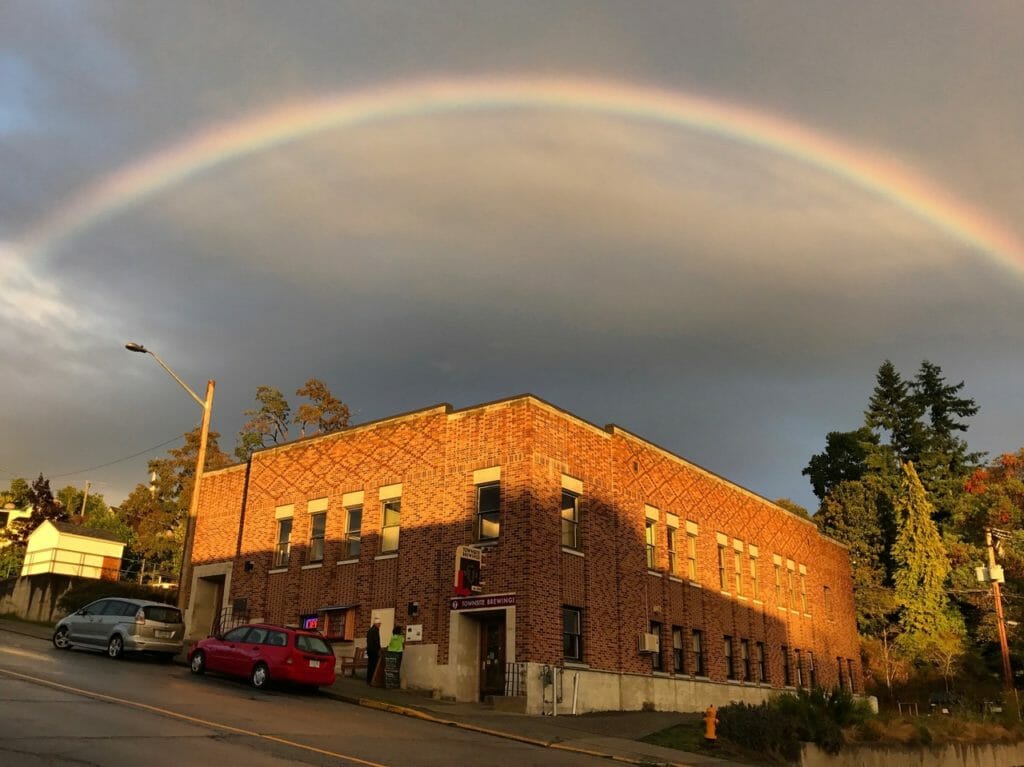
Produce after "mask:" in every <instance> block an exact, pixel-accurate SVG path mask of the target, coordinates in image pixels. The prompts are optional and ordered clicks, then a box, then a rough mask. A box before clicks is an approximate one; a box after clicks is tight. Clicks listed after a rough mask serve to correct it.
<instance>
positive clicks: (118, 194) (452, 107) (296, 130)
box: [18, 78, 1024, 269]
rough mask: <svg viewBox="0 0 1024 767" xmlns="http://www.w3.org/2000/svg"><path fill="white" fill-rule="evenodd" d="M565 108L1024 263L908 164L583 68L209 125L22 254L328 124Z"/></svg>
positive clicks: (61, 219) (293, 108) (119, 175)
mask: <svg viewBox="0 0 1024 767" xmlns="http://www.w3.org/2000/svg"><path fill="white" fill-rule="evenodd" d="M493 109H544V110H569V111H575V112H581V113H593V114H605V115H612V116H619V117H624V118H630V119H637V120H646V121H651V122H654V123H662V124H668V125H672V126H680V127H684V128H687V129H691V130H697V131H703V132H707V133H711V134H716V135H720V136H724V137H727V138H729V139H732V140H735V141H738V142H741V143H744V144H748V145H751V146H756V147H761V148H763V149H766V150H769V151H773V152H776V153H779V154H780V155H785V156H788V157H792V158H794V159H796V160H799V161H801V162H804V163H807V164H808V165H810V166H813V167H816V168H819V169H821V170H823V171H825V172H827V173H830V174H833V175H835V176H837V177H839V178H842V179H845V180H846V181H847V182H849V183H851V184H853V185H855V186H857V187H860V188H862V189H864V190H867V191H868V192H871V193H873V194H876V195H878V196H880V197H881V198H884V199H886V200H888V201H890V202H891V203H892V204H894V205H896V206H898V207H899V208H901V209H903V210H905V211H907V212H908V213H910V214H912V215H914V216H916V217H918V218H920V219H922V220H924V221H925V222H928V223H929V224H930V225H933V226H935V227H936V228H938V229H939V230H941V231H943V232H945V233H947V234H949V235H951V236H952V237H954V238H957V239H958V240H961V241H963V242H965V243H967V244H969V245H971V246H973V247H976V248H978V249H980V250H982V251H984V252H987V253H989V254H991V255H993V256H995V257H997V258H998V259H1001V260H1005V261H1008V262H1010V263H1011V264H1012V265H1014V266H1016V267H1017V268H1018V269H1020V268H1022V267H1024V243H1022V242H1021V240H1020V239H1019V238H1018V237H1016V236H1015V235H1014V234H1013V233H1011V232H1010V231H1008V230H1006V229H1004V228H1002V227H1000V226H999V225H998V224H997V223H996V222H994V221H992V220H991V219H990V218H988V217H986V216H985V215H983V214H982V213H981V212H980V211H978V210H976V209H974V208H972V207H971V206H970V205H968V204H966V203H965V202H964V201H962V200H958V199H956V198H955V197H953V196H951V195H949V194H948V193H946V192H945V191H944V190H943V189H941V188H940V187H939V186H938V185H936V184H935V183H933V182H931V181H929V180H928V179H926V178H924V177H923V176H920V175H918V174H916V173H914V172H913V171H912V170H910V169H908V168H906V167H904V166H902V165H900V164H898V163H896V162H894V161H892V160H889V159H886V158H884V157H881V156H877V155H874V154H872V153H870V152H868V151H866V150H863V149H860V148H856V147H853V146H851V145H849V144H846V143H843V142H840V141H838V140H836V139H833V138H830V137H828V136H826V135H823V134H821V133H817V132H815V131H812V130H810V129H808V128H806V127H804V126H802V125H799V124H797V123H795V122H791V121H789V120H785V119H783V118H781V117H777V116H773V115H770V114H767V113H764V112H759V111H754V110H751V109H747V108H744V107H741V106H738V105H735V104H730V103H727V102H721V101H714V100H711V99H707V98H704V97H700V96H696V95H688V94H685V93H679V92H673V91H668V90H662V89H657V88H649V87H638V86H635V85H630V84H625V83H616V82H607V81H596V80H589V79H575V78H507V79H501V78H477V79H460V80H451V79H448V80H426V81H417V82H407V83H400V84H396V85H391V86H385V87H382V88H375V89H368V90H361V91H353V92H347V93H341V94H338V95H334V96H331V97H327V98H323V99H316V100H312V101H304V102H300V103H295V104H291V105H287V106H283V107H280V108H277V109H274V110H271V111H269V112H266V113H263V114H259V115H256V116H253V117H249V118H245V119H241V120H238V121H235V122H230V123H225V124H221V125H216V126H214V127H211V128H209V129H207V130H205V131H203V132H201V133H199V134H197V135H195V136H193V137H192V138H189V139H188V140H185V141H183V142H181V143H178V144H175V145H173V146H170V147H168V148H166V149H164V150H163V151H160V152H158V153H156V154H154V155H152V156H149V157H146V158H144V159H142V160H139V161H137V162H134V163H132V164H129V165H127V166H125V167H123V168H121V169H119V170H117V171H115V172H114V173H112V174H110V175H108V176H106V177H104V178H102V179H100V180H98V181H97V182H95V183H94V184H92V185H90V186H88V187H87V188H85V189H83V190H82V191H81V192H79V193H78V194H77V195H75V196H74V197H73V198H72V199H70V200H69V201H68V202H67V203H66V204H64V205H62V206H60V207H58V208H57V209H56V210H54V211H53V212H52V213H51V214H50V215H48V216H46V217H45V218H44V219H43V220H41V221H39V222H38V223H37V224H36V226H34V227H33V228H32V229H31V230H30V231H29V232H28V233H27V234H26V235H25V236H24V237H23V238H22V239H21V240H20V241H19V243H18V250H19V251H20V253H21V255H23V256H25V257H32V256H41V255H44V254H46V253H48V252H51V251H52V250H53V249H55V248H56V247H57V246H58V245H60V244H61V243H62V242H65V241H67V240H69V239H70V238H72V237H74V236H75V235H76V234H77V233H80V232H82V231H84V230H86V229H88V228H90V227H92V226H95V225H97V224H99V223H101V222H102V221H104V220H107V219H110V218H112V217H114V216H117V215H118V214H120V213H121V212H122V211H123V210H124V209H126V208H128V207H130V206H133V205H137V204H139V203H140V202H141V201H144V200H146V199H147V198H150V197H153V196H154V195H156V194H158V193H159V192H160V191H161V190H164V189H167V188H168V187H171V186H173V185H175V184H180V183H181V182H183V181H185V180H187V179H188V178H190V177H192V176H195V175H197V174H199V173H202V172H204V171H206V170H208V169H210V168H214V167H216V166H218V165H220V164H221V163H224V162H227V161H229V160H234V159H237V158H240V157H244V156H246V155H251V154H254V153H258V152H263V151H266V150H268V149H271V148H273V147H275V146H280V145H282V144H286V143H289V142H292V141H296V140H299V139H301V138H303V137H306V136H310V135H313V134H316V133H318V132H321V131H325V130H329V129H338V128H346V127H352V126H357V125H363V124H367V123H371V122H379V121H386V120H396V119H401V118H408V117H415V116H419V115H427V114H435V113H445V112H471V111H484V110H493Z"/></svg>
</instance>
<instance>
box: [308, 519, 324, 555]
mask: <svg viewBox="0 0 1024 767" xmlns="http://www.w3.org/2000/svg"><path fill="white" fill-rule="evenodd" d="M326 528H327V512H324V511H321V512H318V513H316V514H310V515H309V561H310V562H323V561H324V530H325V529H326Z"/></svg>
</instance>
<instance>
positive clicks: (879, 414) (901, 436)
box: [864, 360, 926, 468]
mask: <svg viewBox="0 0 1024 767" xmlns="http://www.w3.org/2000/svg"><path fill="white" fill-rule="evenodd" d="M923 414H924V407H923V406H922V405H921V403H920V401H919V400H918V398H917V397H915V396H913V395H912V393H911V388H910V385H909V384H908V383H907V382H906V381H904V380H903V378H902V377H901V376H900V374H899V371H897V370H896V367H895V366H894V365H893V364H892V362H890V361H889V360H886V361H885V362H883V363H882V365H881V367H879V368H878V374H877V376H876V379H875V389H874V392H872V394H871V399H870V400H869V402H868V409H867V410H866V411H864V423H865V424H866V425H867V426H868V427H869V428H872V429H878V430H880V431H882V432H883V433H886V434H888V436H889V448H890V451H891V454H892V456H893V458H895V459H896V460H897V464H895V466H898V462H905V461H911V462H913V461H916V460H918V459H919V458H920V456H921V453H922V452H923V451H924V449H925V444H926V436H925V433H924V430H923V428H922V426H921V423H920V418H921V416H922V415H923ZM878 468H885V467H883V466H879V467H878Z"/></svg>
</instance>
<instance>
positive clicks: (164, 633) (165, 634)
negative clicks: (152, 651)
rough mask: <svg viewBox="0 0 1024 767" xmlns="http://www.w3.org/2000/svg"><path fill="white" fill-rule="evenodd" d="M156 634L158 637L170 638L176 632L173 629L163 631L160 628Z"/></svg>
mask: <svg viewBox="0 0 1024 767" xmlns="http://www.w3.org/2000/svg"><path fill="white" fill-rule="evenodd" d="M156 636H157V639H170V638H171V637H172V636H174V632H173V631H161V630H160V629H157V630H156Z"/></svg>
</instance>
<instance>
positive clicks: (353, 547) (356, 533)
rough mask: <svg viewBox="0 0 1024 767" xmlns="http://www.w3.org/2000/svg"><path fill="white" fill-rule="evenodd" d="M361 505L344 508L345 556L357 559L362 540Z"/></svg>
mask: <svg viewBox="0 0 1024 767" xmlns="http://www.w3.org/2000/svg"><path fill="white" fill-rule="evenodd" d="M362 528H363V507H362V506H353V507H352V508H350V509H345V558H346V559H358V558H359V549H360V542H361V541H362Z"/></svg>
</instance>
